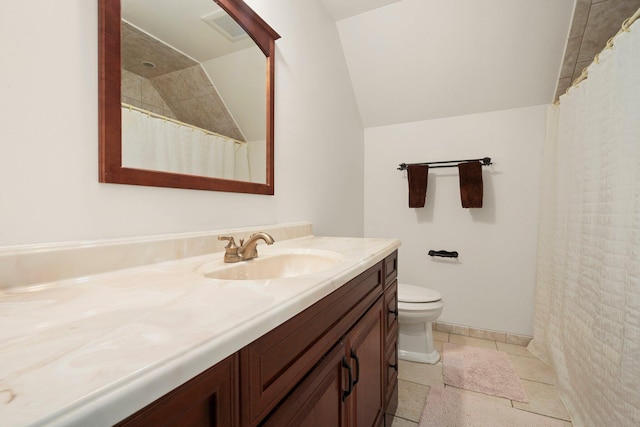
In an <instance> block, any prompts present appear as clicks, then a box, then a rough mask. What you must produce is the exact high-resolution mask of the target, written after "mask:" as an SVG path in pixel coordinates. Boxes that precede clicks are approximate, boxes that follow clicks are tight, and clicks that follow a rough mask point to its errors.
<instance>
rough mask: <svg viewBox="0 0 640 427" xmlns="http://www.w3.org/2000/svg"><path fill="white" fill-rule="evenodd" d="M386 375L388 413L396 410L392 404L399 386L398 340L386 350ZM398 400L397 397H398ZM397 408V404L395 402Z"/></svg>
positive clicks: (386, 406)
mask: <svg viewBox="0 0 640 427" xmlns="http://www.w3.org/2000/svg"><path fill="white" fill-rule="evenodd" d="M384 373H385V387H384V388H385V397H384V400H385V405H384V406H385V408H387V412H389V411H390V410H394V404H393V402H391V400H392V398H393V396H394V392H395V389H396V386H397V384H398V340H397V339H396V340H394V341H393V342H391V343H390V344H389V345H387V348H386V354H385V359H384ZM396 399H397V395H396ZM395 406H397V402H395Z"/></svg>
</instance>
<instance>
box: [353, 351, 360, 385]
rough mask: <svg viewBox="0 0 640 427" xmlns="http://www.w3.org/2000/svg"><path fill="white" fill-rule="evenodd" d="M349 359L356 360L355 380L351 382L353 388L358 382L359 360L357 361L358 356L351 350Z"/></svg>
mask: <svg viewBox="0 0 640 427" xmlns="http://www.w3.org/2000/svg"><path fill="white" fill-rule="evenodd" d="M351 358H352V359H355V360H356V379H355V381H354V382H353V385H354V386H355V385H356V384H358V381H360V359H358V355H357V354H356V352H355V351H353V349H351Z"/></svg>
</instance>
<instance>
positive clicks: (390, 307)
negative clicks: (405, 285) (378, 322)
mask: <svg viewBox="0 0 640 427" xmlns="http://www.w3.org/2000/svg"><path fill="white" fill-rule="evenodd" d="M384 312H385V316H384V317H385V322H384V331H385V332H384V333H385V340H386V341H387V342H389V341H391V340H393V339H394V337H397V335H398V281H397V280H394V281H393V283H392V284H391V286H389V287H388V288H387V289H386V290H385V291H384Z"/></svg>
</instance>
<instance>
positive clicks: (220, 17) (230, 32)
mask: <svg viewBox="0 0 640 427" xmlns="http://www.w3.org/2000/svg"><path fill="white" fill-rule="evenodd" d="M202 20H203V21H204V22H206V23H207V24H209V25H210V26H211V27H212V28H213V29H214V30H216V31H217V32H219V33H220V34H222V35H223V36H224V37H225V38H227V40H229V41H232V42H237V41H238V40H242V39H245V38H247V37H248V34H247V33H246V32H245V31H244V30H243V29H242V27H241V26H240V25H238V23H237V22H236V21H235V20H234V19H233V18H232V17H230V16H229V15H228V14H227V13H226V12H225V11H224V10H222V9H220V10H216V11H215V12H211V13H210V14H208V15H204V16H203V17H202Z"/></svg>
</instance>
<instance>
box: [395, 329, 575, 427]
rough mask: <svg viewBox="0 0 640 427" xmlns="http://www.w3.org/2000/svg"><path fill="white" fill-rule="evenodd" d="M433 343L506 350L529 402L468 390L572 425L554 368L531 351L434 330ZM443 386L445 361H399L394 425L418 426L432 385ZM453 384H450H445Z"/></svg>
mask: <svg viewBox="0 0 640 427" xmlns="http://www.w3.org/2000/svg"><path fill="white" fill-rule="evenodd" d="M433 337H434V344H435V346H436V348H437V349H438V351H439V352H442V345H443V343H445V342H451V343H458V344H465V345H469V346H475V347H482V348H490V349H493V350H500V351H504V352H505V353H507V354H508V355H509V358H510V359H511V363H513V366H514V368H515V370H516V372H517V373H518V376H519V377H520V380H521V381H522V386H523V387H524V389H525V390H526V392H527V395H528V396H529V401H530V402H529V403H521V402H515V401H512V400H509V399H504V398H500V397H495V396H489V395H486V394H481V393H476V392H473V391H468V390H465V391H464V392H465V393H470V394H473V395H475V396H478V397H481V398H483V399H486V400H490V401H493V402H496V403H499V404H502V405H508V406H512V407H514V408H517V409H520V410H523V411H529V412H534V413H536V414H540V415H544V416H547V417H552V418H556V419H559V420H563V421H564V422H565V424H566V426H567V427H570V426H572V424H571V421H570V419H569V415H568V414H567V410H566V409H565V407H564V405H563V403H562V401H561V400H560V397H558V394H557V393H556V389H555V386H554V385H553V370H552V369H551V367H550V366H549V365H547V364H546V363H544V362H542V361H541V360H539V359H538V358H536V357H535V356H534V355H533V354H531V353H529V351H528V350H527V348H526V347H523V346H519V345H515V344H507V343H503V342H499V341H493V340H488V339H482V338H474V337H468V336H463V335H455V334H451V333H446V332H439V331H433ZM434 385H440V386H444V380H443V377H442V362H441V361H440V362H438V363H437V364H435V365H427V364H423V363H413V362H406V361H402V360H401V361H400V363H399V368H398V409H397V411H396V415H395V418H394V420H393V424H392V427H416V426H417V425H418V421H419V420H420V415H421V414H422V408H423V407H424V403H425V400H426V398H427V394H428V392H429V387H431V386H434ZM445 387H450V386H448V385H447V386H445Z"/></svg>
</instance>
